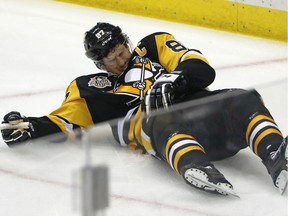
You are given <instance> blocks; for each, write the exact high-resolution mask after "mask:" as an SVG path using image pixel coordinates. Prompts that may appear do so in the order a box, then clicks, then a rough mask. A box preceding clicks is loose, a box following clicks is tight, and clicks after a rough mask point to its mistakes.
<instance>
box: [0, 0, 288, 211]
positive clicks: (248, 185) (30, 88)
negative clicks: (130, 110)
mask: <svg viewBox="0 0 288 216" xmlns="http://www.w3.org/2000/svg"><path fill="white" fill-rule="evenodd" d="M132 20H133V22H132ZM99 21H105V22H111V23H114V24H116V25H119V26H121V27H122V29H123V31H124V32H126V33H127V34H128V35H129V36H130V38H131V40H132V42H133V43H134V44H136V43H137V41H139V40H140V39H141V38H142V37H144V36H146V35H147V34H149V33H152V32H155V31H167V32H170V33H172V34H173V35H174V36H175V37H176V38H177V39H179V40H180V41H181V42H182V43H183V44H185V45H186V46H188V47H191V48H195V49H199V50H201V51H202V53H203V54H204V55H205V56H206V57H207V58H208V60H209V61H210V64H211V65H212V66H213V67H215V68H216V70H217V78H216V80H215V83H214V84H213V85H212V86H211V89H218V88H228V87H239V88H250V87H252V86H254V87H256V88H257V90H258V91H259V92H260V93H261V94H262V96H263V99H264V101H265V103H266V106H267V107H268V108H269V109H270V111H271V113H272V114H273V116H274V118H275V119H276V121H277V123H278V125H279V126H280V128H281V129H282V132H283V134H287V132H288V128H287V120H288V117H287V110H288V109H287V44H286V43H282V42H277V41H270V40H265V39H259V38H254V37H248V36H244V35H237V34H232V33H227V32H220V31H216V30H211V29H205V28H201V27H193V26H189V25H184V24H176V23H171V22H165V21H160V20H154V19H148V18H141V17H137V16H131V15H126V14H121V13H114V12H109V11H104V10H98V9H93V8H88V7H81V6H77V5H70V4H65V3H59V2H54V1H49V0H18V1H17V0H9V1H6V0H0V33H1V34H0V74H1V76H0V77H1V78H0V86H1V87H0V88H1V91H0V116H4V115H5V114H6V113H7V112H9V111H11V110H17V111H20V112H21V113H23V114H24V115H26V116H42V115H45V114H48V113H50V112H51V111H53V110H54V109H55V108H57V107H58V106H59V105H60V104H61V102H62V100H63V98H64V92H65V88H66V86H67V85H68V84H69V83H70V82H71V81H72V80H73V79H74V78H76V77H78V76H80V75H83V74H90V73H94V72H95V66H94V65H93V63H92V62H91V61H90V60H89V59H87V58H86V57H85V55H84V49H83V44H82V40H83V34H84V32H85V31H86V30H88V29H90V28H91V27H92V26H93V25H94V24H95V23H96V22H99ZM93 130H94V131H95V132H94V133H93V137H92V138H93V148H92V150H91V152H90V154H91V162H92V163H93V164H106V165H108V167H109V177H110V182H109V183H110V207H109V208H108V209H107V210H106V212H105V213H106V215H113V216H115V215H117V216H122V215H123V216H128V215H133V216H134V215H137V216H141V215H145V216H146V215H155V216H159V215H165V216H170V215H171V216H172V215H173V216H174V215H182V216H184V215H200V216H201V215H211V216H217V215H219V216H220V215H221V216H225V215H227V216H230V215H236V216H250V215H262V216H270V215H277V216H282V215H283V216H284V215H287V192H286V193H285V194H284V196H280V195H279V193H278V190H277V189H276V188H275V187H274V186H273V183H272V180H271V179H270V177H269V175H268V174H267V171H266V169H265V167H264V166H263V165H262V163H261V161H260V160H259V159H258V158H256V157H255V156H254V155H253V154H252V152H251V151H250V150H249V149H246V150H244V151H242V152H240V153H239V154H238V155H236V156H235V157H233V158H230V159H227V160H223V161H219V162H217V163H215V164H216V166H217V167H218V168H219V169H220V170H221V171H222V172H223V173H224V174H225V176H226V178H227V179H228V180H229V181H230V182H231V183H232V184H233V186H234V189H235V191H236V192H237V193H238V194H239V195H240V197H241V198H240V199H235V198H230V197H222V196H216V195H211V194H207V193H204V192H201V191H197V190H195V189H193V188H191V187H189V186H188V185H186V184H185V183H184V181H183V180H182V178H181V177H180V176H178V175H176V174H175V173H174V172H173V171H172V170H171V169H170V168H169V167H168V166H167V165H166V164H164V163H161V162H159V161H157V160H156V159H154V158H152V157H150V156H148V155H141V154H137V153H134V152H131V151H129V150H128V149H125V148H121V147H119V146H118V145H117V144H116V143H115V141H114V140H113V138H112V137H111V134H110V130H109V127H108V126H107V125H99V126H98V127H96V128H95V129H93ZM103 134H104V135H103ZM84 155H85V154H84V151H83V146H81V145H77V143H71V144H65V145H45V144H43V145H39V146H33V145H32V146H25V147H23V148H18V149H9V148H7V147H6V146H5V144H4V143H3V141H2V140H1V141H0V191H1V196H0V215H5V216H18V215H21V216H39V215H41V216H58V215H59V216H60V215H61V216H65V215H67V216H68V215H80V213H79V211H75V208H76V207H77V206H76V204H75V202H76V201H75V200H74V199H73V198H72V197H75V194H77V190H74V189H73V188H75V187H76V185H75V184H76V183H77V182H76V183H75V180H73V177H75V172H76V171H77V170H79V169H80V168H81V167H82V166H83V165H84V164H85V157H84ZM73 195H74V196H73ZM78 210H79V209H78Z"/></svg>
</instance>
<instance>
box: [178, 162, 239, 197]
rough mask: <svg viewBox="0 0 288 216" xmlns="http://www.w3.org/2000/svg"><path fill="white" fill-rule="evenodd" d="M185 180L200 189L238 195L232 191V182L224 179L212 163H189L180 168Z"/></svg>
mask: <svg viewBox="0 0 288 216" xmlns="http://www.w3.org/2000/svg"><path fill="white" fill-rule="evenodd" d="M182 170H183V171H182V176H183V178H184V179H185V181H186V182H187V183H188V184H189V185H191V186H193V187H195V188H197V189H200V190H204V191H207V192H211V193H216V194H221V195H232V196H236V197H239V196H238V195H237V194H236V193H235V192H234V191H233V186H232V184H231V183H230V182H229V181H227V180H226V178H225V177H224V176H223V174H221V173H220V172H219V171H218V170H217V169H216V168H215V167H214V165H213V164H211V163H209V164H208V163H207V164H201V165H196V164H190V165H188V166H186V167H184V168H183V169H182Z"/></svg>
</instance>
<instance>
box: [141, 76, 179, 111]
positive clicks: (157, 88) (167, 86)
mask: <svg viewBox="0 0 288 216" xmlns="http://www.w3.org/2000/svg"><path fill="white" fill-rule="evenodd" d="M181 82H182V76H181V72H180V71H179V72H178V71H174V72H173V73H169V74H163V75H161V76H160V77H159V78H158V79H157V80H156V81H155V82H154V84H153V85H152V86H151V88H150V89H149V90H148V92H147V94H146V96H145V101H144V102H145V111H146V113H147V114H148V115H149V114H150V112H151V111H152V110H154V109H159V108H164V109H168V108H169V106H171V105H172V102H173V98H174V96H175V93H176V92H177V91H178V89H179V88H181Z"/></svg>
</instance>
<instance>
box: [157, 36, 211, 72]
mask: <svg viewBox="0 0 288 216" xmlns="http://www.w3.org/2000/svg"><path fill="white" fill-rule="evenodd" d="M155 41H156V46H157V52H158V58H159V61H160V64H161V65H162V66H163V67H164V68H165V69H166V70H167V71H168V72H172V71H174V70H175V69H176V67H177V66H178V65H179V63H180V62H181V61H184V60H187V59H200V60H202V61H204V62H206V63H208V61H207V59H206V58H204V56H203V55H202V54H200V53H198V54H197V52H193V53H192V52H191V53H190V51H191V50H189V49H187V48H186V47H184V46H183V45H182V44H181V43H180V42H178V41H176V39H175V37H174V36H172V35H170V34H159V35H155ZM186 53H187V55H186V56H185V54H186ZM188 53H189V54H188ZM183 56H185V57H184V58H183V59H182V57H183Z"/></svg>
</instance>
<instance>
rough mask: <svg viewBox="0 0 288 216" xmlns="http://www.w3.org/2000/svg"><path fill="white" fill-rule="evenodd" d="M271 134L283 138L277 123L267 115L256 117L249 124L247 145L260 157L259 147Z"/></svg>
mask: <svg viewBox="0 0 288 216" xmlns="http://www.w3.org/2000/svg"><path fill="white" fill-rule="evenodd" d="M271 134H278V135H280V136H282V133H281V132H280V130H279V128H278V126H277V125H276V123H275V121H274V120H273V119H272V118H271V117H268V116H265V115H257V116H255V117H254V118H253V119H252V120H251V121H250V122H249V124H248V127H247V130H246V142H247V145H249V146H250V148H251V149H252V150H253V152H254V153H255V154H256V155H258V146H259V143H260V142H261V140H262V139H263V138H264V137H266V136H268V135H271Z"/></svg>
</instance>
